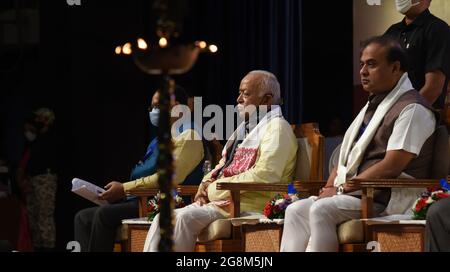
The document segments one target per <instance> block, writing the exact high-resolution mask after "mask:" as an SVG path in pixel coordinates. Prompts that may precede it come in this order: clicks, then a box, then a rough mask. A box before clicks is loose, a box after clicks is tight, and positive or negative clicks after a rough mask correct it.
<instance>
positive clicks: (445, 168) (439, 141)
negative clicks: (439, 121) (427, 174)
mask: <svg viewBox="0 0 450 272" xmlns="http://www.w3.org/2000/svg"><path fill="white" fill-rule="evenodd" d="M435 136H436V138H435V140H434V149H433V162H432V165H431V178H435V179H441V178H446V177H447V176H448V174H449V173H450V169H449V165H450V149H449V136H448V131H447V128H446V127H445V126H439V127H438V128H437V129H436V131H435Z"/></svg>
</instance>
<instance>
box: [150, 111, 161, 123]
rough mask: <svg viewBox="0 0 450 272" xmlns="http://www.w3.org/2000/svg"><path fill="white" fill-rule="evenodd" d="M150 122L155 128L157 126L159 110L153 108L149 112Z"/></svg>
mask: <svg viewBox="0 0 450 272" xmlns="http://www.w3.org/2000/svg"><path fill="white" fill-rule="evenodd" d="M149 116H150V122H151V123H152V125H154V126H155V127H157V126H158V123H159V108H153V109H152V111H151V112H149Z"/></svg>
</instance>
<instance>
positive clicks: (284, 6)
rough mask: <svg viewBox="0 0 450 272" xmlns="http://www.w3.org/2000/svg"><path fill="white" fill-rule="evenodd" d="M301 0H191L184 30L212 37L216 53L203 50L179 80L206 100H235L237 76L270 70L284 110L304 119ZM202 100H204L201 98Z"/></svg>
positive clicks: (293, 120) (297, 119)
mask: <svg viewBox="0 0 450 272" xmlns="http://www.w3.org/2000/svg"><path fill="white" fill-rule="evenodd" d="M301 14H302V1H298V0H284V1H279V0H247V1H241V0H214V1H208V0H204V1H199V0H197V1H190V5H189V15H188V16H187V17H186V21H185V25H184V33H185V35H190V36H191V37H195V38H196V39H204V40H206V41H208V42H214V43H216V44H217V45H218V46H219V51H218V54H216V55H210V56H206V55H204V56H201V57H200V59H199V61H198V62H197V64H196V65H195V67H194V68H193V69H192V70H191V72H189V73H188V74H186V75H183V76H180V77H177V78H176V79H177V81H178V82H179V83H180V84H182V85H184V86H185V87H186V88H187V89H190V91H191V92H193V93H194V94H195V95H203V97H204V101H205V102H206V103H208V104H218V105H225V104H231V105H234V104H236V98H237V94H238V88H239V83H240V80H241V79H242V78H243V77H244V76H245V75H246V73H248V72H249V71H251V70H255V69H263V70H268V71H270V72H272V73H274V74H275V75H276V76H277V77H278V80H279V81H280V85H281V91H282V97H283V100H284V104H283V111H284V114H285V117H286V118H287V120H288V121H289V122H291V123H300V122H301V121H302V101H303V99H302V89H303V86H302V16H301ZM205 102H204V103H205Z"/></svg>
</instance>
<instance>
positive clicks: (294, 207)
mask: <svg viewBox="0 0 450 272" xmlns="http://www.w3.org/2000/svg"><path fill="white" fill-rule="evenodd" d="M305 212H309V211H307V209H306V207H305V205H302V203H301V201H297V202H294V203H292V204H291V205H289V206H288V207H287V208H286V212H285V217H286V218H290V217H294V216H297V215H301V214H303V213H305Z"/></svg>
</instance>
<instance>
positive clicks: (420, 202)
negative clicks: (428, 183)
mask: <svg viewBox="0 0 450 272" xmlns="http://www.w3.org/2000/svg"><path fill="white" fill-rule="evenodd" d="M449 197H450V194H449V192H448V189H446V188H445V187H444V188H441V187H432V188H428V189H427V191H426V192H423V193H422V195H421V196H420V198H419V199H417V201H416V202H415V204H414V206H413V208H412V210H413V213H414V216H413V219H414V220H424V219H425V218H426V217H427V211H428V209H429V208H430V206H431V205H432V204H433V203H435V202H436V201H439V200H441V199H444V198H449Z"/></svg>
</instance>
